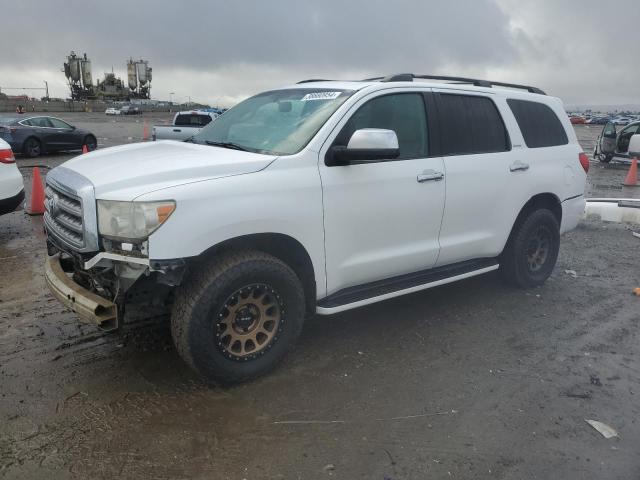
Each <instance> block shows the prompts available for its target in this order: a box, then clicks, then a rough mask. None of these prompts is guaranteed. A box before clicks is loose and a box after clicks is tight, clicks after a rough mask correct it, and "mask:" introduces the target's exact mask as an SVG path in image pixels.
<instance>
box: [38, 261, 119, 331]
mask: <svg viewBox="0 0 640 480" xmlns="http://www.w3.org/2000/svg"><path fill="white" fill-rule="evenodd" d="M45 279H46V281H47V285H48V286H49V289H50V290H51V293H52V294H53V296H54V297H56V298H57V299H58V300H59V301H60V302H62V304H63V305H65V306H66V307H67V308H69V309H71V310H73V311H74V312H75V313H77V314H78V316H79V317H80V318H81V319H83V320H85V321H88V322H90V323H94V324H96V325H98V326H99V327H100V328H102V329H104V330H113V329H115V328H117V326H118V308H117V305H116V304H115V303H113V302H111V301H109V300H107V299H106V298H103V297H101V296H99V295H96V294H95V293H93V292H91V291H89V290H87V289H86V288H84V287H82V286H80V285H78V284H77V283H75V282H74V281H73V280H72V279H71V278H69V276H67V274H66V273H65V272H64V270H63V269H62V266H61V265H60V256H59V255H53V256H50V257H49V256H48V257H47V260H46V263H45Z"/></svg>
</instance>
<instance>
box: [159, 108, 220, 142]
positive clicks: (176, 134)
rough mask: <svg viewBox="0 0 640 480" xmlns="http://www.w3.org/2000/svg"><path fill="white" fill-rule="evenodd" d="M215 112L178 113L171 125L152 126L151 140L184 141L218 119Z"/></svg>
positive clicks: (193, 111)
mask: <svg viewBox="0 0 640 480" xmlns="http://www.w3.org/2000/svg"><path fill="white" fill-rule="evenodd" d="M218 116H219V114H218V113H216V112H209V111H204V110H189V111H186V112H178V113H176V114H175V115H174V117H173V124H172V125H154V127H153V131H152V134H151V138H152V139H153V140H154V141H155V140H186V139H187V138H190V137H193V136H194V135H195V134H196V133H198V132H199V131H200V129H201V128H202V127H204V126H205V125H208V124H209V123H211V122H212V121H213V120H215V119H216V118H218Z"/></svg>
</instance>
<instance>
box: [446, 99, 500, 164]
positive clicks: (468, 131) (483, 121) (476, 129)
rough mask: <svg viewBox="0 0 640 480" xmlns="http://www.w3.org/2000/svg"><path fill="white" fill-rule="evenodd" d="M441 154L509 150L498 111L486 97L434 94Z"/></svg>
mask: <svg viewBox="0 0 640 480" xmlns="http://www.w3.org/2000/svg"><path fill="white" fill-rule="evenodd" d="M437 97H438V114H439V117H440V129H441V142H442V154H443V155H465V154H474V153H491V152H505V151H508V150H510V149H511V143H510V141H509V135H508V133H507V130H506V128H505V126H504V122H503V121H502V117H501V116H500V112H499V111H498V109H497V107H496V106H495V104H494V103H493V100H491V99H490V98H487V97H478V96H472V95H453V94H448V93H446V94H444V93H441V94H439V95H438V96H437Z"/></svg>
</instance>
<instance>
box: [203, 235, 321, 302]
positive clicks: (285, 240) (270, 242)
mask: <svg viewBox="0 0 640 480" xmlns="http://www.w3.org/2000/svg"><path fill="white" fill-rule="evenodd" d="M230 250H257V251H260V252H264V253H267V254H269V255H273V256H274V257H276V258H278V259H280V260H282V261H283V262H284V263H286V264H287V265H288V266H289V267H291V269H292V270H293V271H294V272H295V273H296V275H297V276H298V278H299V279H300V282H301V283H302V286H303V288H304V293H305V303H306V309H307V313H308V314H312V313H315V309H316V280H315V278H316V277H315V271H314V268H313V262H312V261H311V256H310V255H309V252H307V249H306V248H305V247H304V246H303V245H302V243H300V242H299V241H298V240H296V239H295V238H293V237H291V236H289V235H285V234H282V233H255V234H248V235H242V236H239V237H234V238H230V239H227V240H224V241H222V242H220V243H218V244H216V245H214V246H212V247H210V248H208V249H207V250H205V251H204V252H202V253H201V254H200V255H198V256H197V257H195V258H196V259H198V260H202V259H209V258H211V257H214V256H216V255H219V254H221V253H225V252H228V251H230Z"/></svg>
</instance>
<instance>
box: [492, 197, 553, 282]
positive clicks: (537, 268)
mask: <svg viewBox="0 0 640 480" xmlns="http://www.w3.org/2000/svg"><path fill="white" fill-rule="evenodd" d="M559 249H560V225H559V224H558V220H557V219H556V216H555V215H554V214H553V212H551V211H550V210H547V209H540V210H535V211H533V212H532V213H530V214H529V216H528V217H527V218H526V219H524V220H523V221H521V222H520V223H519V224H518V225H516V227H515V229H514V231H513V232H512V233H511V237H510V238H509V241H508V242H507V246H506V248H505V250H504V252H503V253H502V256H501V259H500V273H501V275H502V278H503V280H504V281H505V282H506V283H508V284H510V285H514V286H516V287H520V288H531V287H536V286H538V285H542V284H543V283H544V282H545V281H546V280H547V278H549V276H550V275H551V272H552V271H553V268H554V267H555V264H556V260H557V259H558V251H559Z"/></svg>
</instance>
